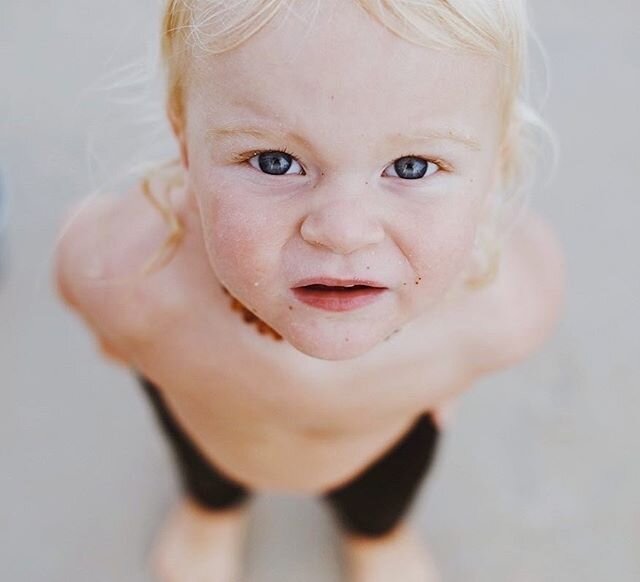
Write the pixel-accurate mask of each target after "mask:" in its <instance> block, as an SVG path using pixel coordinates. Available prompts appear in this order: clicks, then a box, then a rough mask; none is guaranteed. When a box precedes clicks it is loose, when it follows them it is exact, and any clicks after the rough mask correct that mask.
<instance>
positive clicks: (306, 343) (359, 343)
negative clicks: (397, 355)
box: [283, 330, 386, 362]
mask: <svg viewBox="0 0 640 582" xmlns="http://www.w3.org/2000/svg"><path fill="white" fill-rule="evenodd" d="M283 337H284V339H285V340H286V341H287V342H288V343H289V344H290V345H291V346H292V347H293V348H295V349H296V350H298V351H299V352H302V353H303V354H305V355H307V356H310V357H312V358H316V359H319V360H328V361H334V362H337V361H342V360H352V359H355V358H358V357H360V356H364V355H365V354H367V353H369V352H370V351H371V350H373V349H374V348H375V347H376V346H378V345H379V344H380V343H381V342H382V341H383V340H384V338H385V337H386V336H384V335H379V334H377V333H375V334H374V333H371V332H370V331H369V332H368V333H361V334H356V333H349V334H346V333H344V332H343V333H340V332H337V331H334V332H333V333H328V332H321V333H318V332H317V333H314V334H311V333H309V332H308V331H306V333H305V331H304V330H296V331H294V332H293V333H286V332H285V333H284V334H283Z"/></svg>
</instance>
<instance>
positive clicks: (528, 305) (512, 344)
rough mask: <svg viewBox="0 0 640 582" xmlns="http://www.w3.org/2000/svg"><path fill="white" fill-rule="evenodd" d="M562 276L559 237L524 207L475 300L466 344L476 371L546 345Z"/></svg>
mask: <svg viewBox="0 0 640 582" xmlns="http://www.w3.org/2000/svg"><path fill="white" fill-rule="evenodd" d="M565 277H566V275H565V260H564V253H563V251H562V248H561V245H560V243H559V241H558V238H557V237H556V235H555V233H554V232H553V230H552V228H551V226H550V225H549V224H548V223H547V222H546V221H545V220H544V218H542V217H541V216H540V215H539V214H537V213H535V212H533V211H531V210H528V211H527V212H526V214H525V215H524V216H523V217H522V219H521V220H520V221H519V223H518V224H517V225H516V226H515V229H514V232H513V233H512V235H511V236H510V238H509V239H508V241H507V243H506V245H505V248H504V249H503V256H502V262H501V267H500V274H499V276H498V278H497V279H496V281H495V282H494V284H493V285H491V286H489V287H488V288H487V289H486V290H482V291H480V292H478V293H479V295H478V297H477V298H476V299H475V300H474V302H475V309H474V312H475V313H474V315H473V322H474V323H473V331H472V333H470V334H469V335H468V337H469V342H468V344H467V347H466V349H465V359H466V362H467V364H468V365H470V366H471V368H472V369H473V375H474V376H476V377H477V376H481V375H484V374H487V373H490V372H494V371H497V370H500V369H503V368H507V367H509V366H512V365H515V364H516V363H518V362H520V361H522V360H524V359H525V358H526V357H527V356H529V355H531V354H533V353H534V352H535V351H537V350H538V349H539V348H540V347H541V346H542V345H543V344H544V342H545V340H546V339H547V338H548V337H549V336H550V335H551V333H552V332H553V330H554V329H555V327H556V324H557V322H558V320H559V318H560V315H561V312H562V308H563V305H564V300H565V285H566V283H565Z"/></svg>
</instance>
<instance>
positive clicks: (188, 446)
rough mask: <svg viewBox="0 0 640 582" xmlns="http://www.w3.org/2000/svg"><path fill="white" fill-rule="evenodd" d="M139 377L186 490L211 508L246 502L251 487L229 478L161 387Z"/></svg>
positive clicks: (232, 505)
mask: <svg viewBox="0 0 640 582" xmlns="http://www.w3.org/2000/svg"><path fill="white" fill-rule="evenodd" d="M139 380H140V383H141V385H142V387H143V388H144V390H145V392H146V393H147V396H149V400H150V401H151V404H152V405H153V408H154V410H155V412H156V416H157V417H158V421H159V422H160V424H161V426H162V428H163V430H164V432H165V434H166V435H167V438H168V440H169V443H170V445H171V447H172V449H173V454H174V457H175V459H176V463H177V465H178V469H179V473H180V478H181V481H182V485H183V487H184V490H185V493H186V494H187V495H188V496H189V497H191V498H192V500H193V501H194V502H195V503H197V504H199V505H201V506H202V507H204V508H207V509H212V510H216V509H229V508H232V507H237V506H239V505H241V504H242V503H243V502H245V501H246V500H247V499H248V497H249V492H248V490H247V489H246V488H245V487H243V486H242V485H240V484H238V483H234V482H233V481H231V480H230V479H227V478H226V477H225V476H224V475H222V474H221V473H220V472H219V471H217V470H216V469H215V467H214V466H213V465H212V464H211V463H210V462H209V461H208V460H207V459H205V457H204V455H203V454H202V453H201V452H200V451H199V450H198V448H197V447H196V445H195V444H194V443H193V442H192V441H191V439H189V437H188V436H187V435H186V434H185V433H184V431H183V430H182V429H181V428H180V426H179V425H178V423H177V421H176V420H175V419H174V418H173V416H172V415H171V412H170V411H169V409H168V408H167V405H166V404H165V402H164V400H163V398H162V396H161V395H160V392H159V391H158V389H157V388H156V387H155V386H154V385H153V384H152V383H151V382H150V381H149V380H147V379H146V378H142V377H140V378H139Z"/></svg>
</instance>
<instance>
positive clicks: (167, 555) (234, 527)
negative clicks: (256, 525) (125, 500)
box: [139, 377, 250, 582]
mask: <svg viewBox="0 0 640 582" xmlns="http://www.w3.org/2000/svg"><path fill="white" fill-rule="evenodd" d="M139 380H140V383H141V385H142V387H143V388H144V390H145V392H146V393H147V395H148V396H149V399H150V401H151V404H152V405H153V408H154V410H155V412H156V415H157V417H158V421H159V422H160V424H161V426H162V428H163V430H164V432H165V434H166V435H167V438H168V440H169V443H170V445H171V447H172V450H173V453H174V456H175V458H176V462H177V465H178V469H179V472H180V477H181V481H182V484H183V487H184V490H185V494H186V497H187V498H186V499H185V500H183V502H182V503H181V504H180V505H179V507H178V508H177V509H176V510H175V511H174V513H173V514H172V516H171V518H170V519H169V522H168V524H167V526H166V527H165V529H164V531H163V532H162V534H161V536H160V540H159V542H158V544H157V547H156V549H155V551H154V558H153V562H154V570H155V571H156V574H157V575H158V576H159V579H160V580H162V581H163V582H201V581H202V582H205V581H206V582H209V581H211V582H236V581H237V580H238V578H239V575H240V570H241V562H242V549H243V542H244V538H245V534H246V525H247V517H248V503H247V501H248V500H249V498H250V493H249V491H248V490H247V489H246V488H245V487H244V486H242V485H240V484H238V483H234V482H233V481H231V480H230V479H228V478H226V477H225V476H224V475H222V474H221V473H220V472H219V471H217V470H216V468H215V467H214V466H213V465H212V464H211V463H210V462H209V461H208V460H207V459H206V458H205V457H204V456H203V455H202V453H201V452H200V451H199V450H198V448H197V447H196V445H195V444H194V443H193V442H192V441H191V440H190V439H189V437H188V436H187V435H186V433H185V432H184V431H183V430H182V429H181V427H180V426H179V425H178V423H177V421H176V420H175V419H174V418H173V416H172V415H171V412H170V411H169V409H168V408H167V406H166V404H165V402H164V400H163V398H162V396H161V394H160V393H159V391H158V389H157V388H156V387H155V386H154V385H153V384H152V383H151V382H149V381H148V380H147V379H145V378H142V377H139Z"/></svg>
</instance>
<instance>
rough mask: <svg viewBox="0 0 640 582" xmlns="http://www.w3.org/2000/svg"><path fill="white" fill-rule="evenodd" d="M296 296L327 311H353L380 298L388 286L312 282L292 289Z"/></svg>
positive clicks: (307, 303) (303, 301)
mask: <svg viewBox="0 0 640 582" xmlns="http://www.w3.org/2000/svg"><path fill="white" fill-rule="evenodd" d="M292 291H293V294H294V295H295V297H296V298H297V299H298V300H299V301H301V302H302V303H305V304H306V305H309V306H311V307H316V308H318V309H323V310H325V311H338V312H341V311H351V310H353V309H358V308H361V307H365V306H366V305H370V304H371V303H373V302H374V301H376V300H377V299H379V298H380V297H381V296H382V295H383V294H384V293H385V292H386V291H387V288H386V287H383V286H378V285H377V284H376V285H375V286H374V285H368V284H364V283H353V282H349V283H343V284H339V285H337V284H333V285H328V284H324V283H311V284H308V285H301V286H298V287H295V288H293V289H292Z"/></svg>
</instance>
